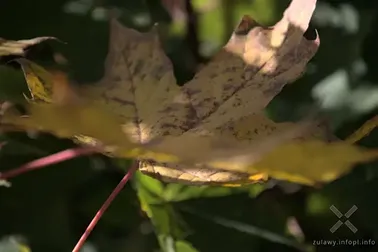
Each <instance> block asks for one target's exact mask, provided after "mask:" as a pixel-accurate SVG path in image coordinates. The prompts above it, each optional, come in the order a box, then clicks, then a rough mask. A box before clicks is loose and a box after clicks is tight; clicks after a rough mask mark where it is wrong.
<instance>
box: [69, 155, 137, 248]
mask: <svg viewBox="0 0 378 252" xmlns="http://www.w3.org/2000/svg"><path fill="white" fill-rule="evenodd" d="M137 168H138V161H134V163H133V164H132V165H131V167H130V169H129V170H128V171H127V173H126V175H125V176H124V177H123V178H122V180H121V181H120V182H119V183H118V185H117V186H116V188H114V190H113V192H112V193H111V194H110V195H109V197H108V198H107V199H106V201H105V202H104V204H102V206H101V208H100V210H98V211H97V213H96V215H95V216H94V217H93V219H92V221H91V222H90V223H89V225H88V227H87V229H86V230H85V232H84V233H83V235H82V236H81V237H80V240H79V241H78V242H77V243H76V245H75V247H74V249H73V250H72V252H79V251H80V249H82V247H83V245H84V243H85V241H86V240H87V239H88V236H89V235H90V234H91V232H92V231H93V229H94V228H95V226H96V225H97V223H98V221H99V220H100V219H101V217H102V215H103V214H104V213H105V211H106V209H108V207H109V206H110V204H111V203H112V201H113V200H114V199H115V197H116V196H117V195H118V194H119V193H120V191H121V190H122V189H123V187H124V186H125V185H126V183H127V181H129V180H130V178H131V177H132V176H133V174H134V172H135V171H136V170H137Z"/></svg>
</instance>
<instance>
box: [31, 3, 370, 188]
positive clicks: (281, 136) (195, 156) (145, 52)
mask: <svg viewBox="0 0 378 252" xmlns="http://www.w3.org/2000/svg"><path fill="white" fill-rule="evenodd" d="M315 4H316V1H315V0H293V1H292V2H291V4H290V6H289V8H288V9H287V10H286V11H285V13H284V16H283V18H282V20H281V21H280V22H278V23H277V24H276V25H275V26H273V27H270V28H263V27H261V26H259V25H258V24H257V23H256V22H254V21H253V20H252V19H251V18H249V17H248V16H245V17H244V18H243V20H242V22H241V23H240V24H239V25H238V27H237V28H236V30H235V32H234V34H233V35H232V37H231V39H230V41H229V42H228V43H227V45H226V46H225V47H224V48H223V49H222V50H221V51H220V52H219V53H218V54H217V55H216V56H215V57H214V58H213V60H212V61H211V62H210V63H209V64H208V65H207V66H205V67H203V68H202V69H201V70H200V71H199V72H198V73H197V74H196V75H195V77H194V78H193V80H191V81H189V82H188V83H186V84H185V85H184V86H183V87H182V88H180V87H178V86H177V85H176V81H175V77H174V75H173V69H172V66H171V63H170V61H169V60H168V58H167V57H166V55H165V54H164V53H163V50H162V49H161V46H160V43H159V39H158V36H157V32H156V28H154V29H152V31H150V32H148V33H140V32H137V31H135V30H133V29H129V28H126V27H123V26H122V25H121V24H120V23H118V22H116V21H112V23H111V39H110V43H109V44H110V47H109V54H108V57H107V61H106V64H105V66H106V71H105V76H104V78H103V79H102V80H101V81H100V82H99V83H96V84H93V85H87V86H85V87H78V93H79V97H82V98H85V99H86V100H89V101H91V102H94V103H96V104H95V105H94V107H96V106H99V107H105V108H106V109H107V110H108V111H112V112H113V113H114V114H116V115H117V116H119V119H120V120H122V128H123V132H124V133H126V135H127V136H129V137H130V138H131V139H132V141H133V142H134V143H135V144H136V145H133V146H137V150H134V149H133V150H130V151H129V150H127V148H126V149H122V148H121V149H118V150H115V152H114V153H115V154H116V155H118V156H123V157H137V158H138V159H140V160H142V161H141V167H140V169H141V171H142V172H145V173H147V174H149V175H154V176H155V177H159V178H160V179H163V180H168V181H170V182H172V181H179V182H183V181H184V182H187V183H194V184H224V183H231V184H234V183H246V182H254V181H257V180H260V179H266V177H267V175H269V176H274V177H276V178H279V179H287V180H290V181H295V182H300V183H305V184H314V183H316V182H319V181H330V180H332V179H335V178H336V177H337V176H340V175H341V174H344V173H345V172H346V171H348V169H349V168H350V167H351V166H352V165H353V164H355V163H358V162H363V161H368V160H371V159H373V158H376V157H377V153H376V151H367V150H363V149H359V148H358V147H356V146H352V145H349V144H347V143H341V142H337V143H335V144H328V143H327V141H326V139H325V138H326V137H327V136H326V135H325V134H324V133H325V131H324V127H316V126H318V125H319V124H321V123H320V122H319V121H316V120H314V119H312V120H307V121H304V122H301V123H295V124H294V123H280V124H277V123H274V122H272V121H271V120H269V119H268V118H267V117H266V116H265V115H264V114H263V109H264V108H265V106H266V105H267V104H268V103H269V102H270V101H271V100H272V99H273V98H274V96H275V95H277V94H278V93H279V92H280V91H281V89H282V88H283V86H284V85H285V84H287V83H290V82H292V81H293V80H295V79H296V78H298V77H299V76H300V74H301V73H302V72H303V70H304V67H305V66H306V64H307V62H308V61H309V60H310V59H311V57H312V56H313V55H314V54H315V52H316V50H317V48H318V45H319V39H318V37H317V36H315V37H313V38H309V39H308V38H307V37H308V36H307V35H308V34H307V35H306V36H304V31H306V30H307V28H308V23H309V21H310V18H311V16H312V12H313V10H314V8H315ZM24 70H25V68H24ZM31 90H32V88H31ZM37 98H38V97H37ZM63 103H64V99H63ZM31 108H32V109H33V108H36V107H35V106H31ZM66 109H67V108H66ZM54 111H56V112H59V111H58V110H56V109H48V110H45V112H46V113H45V114H47V113H50V114H51V113H54ZM39 112H41V111H38V110H35V113H34V114H39V115H42V114H43V113H42V114H41V113H39ZM63 112H64V113H66V112H68V111H67V110H65V111H63ZM63 112H62V113H63ZM59 113H60V112H59ZM94 114H95V113H94ZM66 115H67V118H71V117H70V116H69V114H66ZM32 117H33V114H32ZM82 117H83V118H85V115H83V116H82ZM92 118H93V121H96V122H101V120H102V119H103V118H105V116H99V117H98V118H95V117H94V116H92ZM35 119H36V118H35V117H34V120H35ZM37 119H38V118H37ZM46 120H47V119H46ZM75 120H76V119H75ZM37 121H38V120H37ZM110 121H111V122H113V121H112V120H110ZM114 121H116V120H114ZM38 122H39V123H42V124H44V126H46V128H47V129H50V130H51V131H52V132H54V131H57V130H59V129H60V128H59V127H60V125H59V124H56V122H54V123H51V124H49V123H44V122H43V119H42V118H41V117H40V120H39V121H38ZM85 123H86V122H83V125H85ZM311 124H313V125H311ZM66 128H69V133H70V134H71V135H73V133H76V134H78V133H80V132H83V133H86V132H87V131H88V130H91V131H89V133H92V135H91V134H88V135H89V136H92V137H95V138H97V140H100V141H103V142H104V143H105V144H106V141H105V140H109V139H108V137H107V136H105V135H102V136H101V137H98V136H94V135H95V134H97V135H101V134H102V133H101V132H98V130H94V129H93V125H92V126H90V125H89V126H85V127H84V128H81V129H80V130H79V131H80V132H77V131H75V130H77V129H75V127H74V125H71V124H70V125H67V127H66ZM114 128H117V127H116V126H115V127H114ZM93 130H94V131H93ZM103 130H104V131H109V130H110V131H111V130H112V127H105V128H104V129H103ZM117 135H118V134H111V136H112V139H114V140H116V138H117V137H116V136H117ZM198 136H202V138H199V137H198ZM162 137H163V138H162ZM230 137H231V139H229V138H230ZM317 139H321V140H317ZM236 140H238V144H235V141H236ZM304 140H305V141H304ZM114 142H115V141H114ZM127 144H129V142H128V141H127ZM128 146H129V145H128ZM138 146H140V147H141V149H138V148H139V147H138ZM135 151H136V152H135ZM338 152H342V153H348V159H342V158H341V156H340V155H337V153H338ZM165 154H169V155H170V156H169V155H168V156H169V157H168V158H167V157H162V155H163V156H164V155H165ZM172 157H173V158H172ZM150 159H152V160H157V161H160V162H169V163H157V162H154V161H150ZM286 159H287V161H286ZM163 160H166V161H163ZM313 161H314V162H313ZM315 161H316V162H315ZM177 162H179V163H180V164H177ZM193 162H194V163H195V164H193ZM327 162H328V163H329V165H331V166H332V167H330V166H329V165H327V166H326V165H324V164H325V163H327ZM314 165H322V168H321V169H320V170H319V169H318V167H316V166H314ZM304 166H306V169H304ZM222 169H223V170H224V171H222ZM317 169H318V170H317Z"/></svg>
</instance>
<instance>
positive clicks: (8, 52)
mask: <svg viewBox="0 0 378 252" xmlns="http://www.w3.org/2000/svg"><path fill="white" fill-rule="evenodd" d="M48 40H57V39H56V38H54V37H38V38H33V39H25V40H6V39H3V38H0V57H4V56H25V53H26V51H27V49H29V48H30V47H32V46H35V45H37V44H40V43H42V42H44V41H48Z"/></svg>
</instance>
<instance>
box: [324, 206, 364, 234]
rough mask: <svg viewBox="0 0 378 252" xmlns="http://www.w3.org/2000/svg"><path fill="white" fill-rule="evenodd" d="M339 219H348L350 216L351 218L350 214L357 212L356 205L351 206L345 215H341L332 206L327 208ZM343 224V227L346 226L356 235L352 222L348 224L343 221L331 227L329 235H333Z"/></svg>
mask: <svg viewBox="0 0 378 252" xmlns="http://www.w3.org/2000/svg"><path fill="white" fill-rule="evenodd" d="M329 209H330V210H331V211H332V212H333V213H334V214H335V215H336V216H337V217H338V218H339V219H340V218H341V217H343V216H345V217H346V218H349V217H350V216H352V214H353V213H354V212H356V211H357V209H358V208H357V207H356V205H353V206H352V207H351V208H350V209H349V211H348V212H346V213H345V214H342V213H341V212H340V211H339V209H337V208H336V207H335V206H334V205H332V206H331V207H330V208H329ZM343 224H345V226H347V227H348V228H349V229H350V230H351V231H352V232H353V233H356V232H357V231H358V229H357V228H356V227H355V226H354V225H353V224H352V222H350V221H349V220H347V221H345V222H342V221H341V220H338V221H337V222H336V223H335V225H333V226H332V227H331V228H330V231H331V233H334V232H336V230H337V229H339V228H340V227H341V226H342V225H343Z"/></svg>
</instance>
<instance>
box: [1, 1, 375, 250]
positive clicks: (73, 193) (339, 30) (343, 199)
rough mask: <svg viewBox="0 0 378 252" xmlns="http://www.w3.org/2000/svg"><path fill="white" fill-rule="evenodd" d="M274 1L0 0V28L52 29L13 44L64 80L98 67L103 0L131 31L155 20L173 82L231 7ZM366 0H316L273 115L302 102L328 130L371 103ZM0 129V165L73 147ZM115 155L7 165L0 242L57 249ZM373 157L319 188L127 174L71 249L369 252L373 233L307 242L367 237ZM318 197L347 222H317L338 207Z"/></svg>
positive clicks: (288, 116) (301, 109)
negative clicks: (311, 51)
mask: <svg viewBox="0 0 378 252" xmlns="http://www.w3.org/2000/svg"><path fill="white" fill-rule="evenodd" d="M174 2H176V3H178V2H182V4H181V5H180V4H176V5H172V4H173V3H174ZM288 2H289V1H288V0H192V1H178V0H177V1H160V0H145V1H132V0H77V1H69V0H55V1H47V0H34V1H27V0H19V1H11V0H2V1H1V2H0V31H1V33H0V36H1V37H3V38H6V39H13V40H17V39H26V38H32V37H37V36H55V37H57V38H59V39H60V40H62V41H64V42H65V43H64V44H61V43H56V42H52V43H47V45H45V44H44V45H43V46H40V47H39V46H38V47H36V48H33V50H30V52H28V54H27V57H28V58H30V59H32V60H35V61H37V62H38V63H40V64H42V65H44V66H46V67H47V68H50V69H51V68H53V69H60V70H63V71H65V72H67V73H68V74H69V75H70V76H71V77H72V78H73V79H74V80H76V81H77V82H78V83H87V82H92V81H95V80H98V79H99V78H100V77H101V76H102V74H103V63H104V58H105V56H106V52H107V43H108V35H109V34H108V33H109V29H108V24H107V20H108V18H109V13H110V12H109V10H112V12H111V13H112V15H117V16H118V17H119V18H120V20H122V22H123V23H125V24H127V25H128V26H130V27H134V28H136V29H139V30H146V29H148V28H149V27H150V26H151V25H153V24H154V23H155V22H158V23H159V24H160V26H159V27H160V31H161V38H162V41H163V42H164V47H165V50H166V53H167V54H168V55H169V57H170V58H171V60H172V62H173V64H174V67H175V74H176V78H177V79H178V81H179V83H184V82H185V81H186V80H188V79H190V78H191V77H192V76H193V74H194V73H195V71H196V69H197V68H198V66H200V65H201V64H203V63H206V62H207V60H208V59H209V57H211V55H212V54H214V53H215V52H216V51H217V50H218V49H219V48H220V47H221V46H222V45H224V44H225V43H226V42H227V40H228V38H229V36H230V34H231V32H232V29H233V28H234V27H235V25H236V24H237V22H238V20H239V19H240V18H241V16H242V15H243V14H250V15H252V16H253V17H254V18H255V19H256V20H258V21H259V22H260V23H261V24H263V25H271V24H273V23H274V22H276V21H277V20H279V18H280V16H281V14H282V12H283V10H284V9H285V7H286V6H287V4H288ZM162 3H165V5H164V4H162ZM167 5H169V6H171V7H172V8H168V9H167V8H166V7H167ZM180 6H186V9H187V11H186V16H187V18H186V19H185V18H182V16H180V15H179V14H177V13H180ZM377 7H378V5H377V3H375V2H374V1H367V0H328V1H319V3H318V7H317V10H316V13H315V15H314V18H313V22H312V25H313V26H314V27H316V28H317V30H318V32H319V34H320V38H321V47H320V50H319V52H318V54H317V55H316V56H315V58H314V59H313V60H312V61H311V63H310V64H309V66H308V70H307V72H306V73H305V75H304V76H303V78H301V79H299V80H298V81H296V82H295V83H293V84H291V85H289V86H288V87H286V88H285V89H284V90H283V92H282V93H281V94H280V95H279V96H278V97H277V98H276V99H274V100H273V102H272V103H271V104H270V106H269V108H268V110H267V113H269V115H271V117H272V118H273V119H275V120H277V121H287V120H296V119H297V118H299V117H300V116H302V115H304V114H305V113H306V112H307V111H308V109H309V108H313V107H314V106H316V107H318V108H321V109H322V111H323V112H324V113H326V114H327V115H329V116H330V118H331V119H332V128H333V130H334V131H335V133H336V134H337V135H338V136H340V137H341V138H343V137H345V136H347V135H348V134H350V133H351V132H353V130H355V129H356V128H358V126H359V125H361V124H362V123H363V122H364V121H365V120H366V119H368V118H370V117H371V116H372V115H374V114H376V112H377V110H376V105H377V103H378V90H377V88H378V86H377V83H378V71H377V67H378V64H376V55H377V52H378V47H377V42H378V29H377V28H376V27H378V14H377V10H378V8H377ZM169 10H170V11H169ZM184 14H185V12H184ZM184 16H185V15H184ZM5 63H7V62H5ZM26 91H27V88H26V84H25V81H24V78H23V75H22V72H21V71H20V69H19V68H18V67H17V66H16V65H13V64H5V65H2V66H0V100H11V101H15V102H20V101H22V100H23V96H22V93H26ZM0 137H1V140H0V141H1V142H6V143H7V144H6V145H4V146H3V147H2V148H1V150H0V169H1V171H5V170H8V169H12V168H15V167H18V166H20V165H22V164H24V163H26V162H28V161H31V160H34V159H36V158H39V157H43V156H46V155H48V154H52V153H55V152H57V151H59V150H64V149H66V148H69V147H72V146H74V144H73V143H72V142H71V141H68V140H62V139H57V138H55V137H53V136H50V135H45V134H42V135H38V136H28V135H26V134H22V133H12V134H2V135H1V136H0ZM377 140H378V132H376V131H374V132H373V133H372V134H371V135H370V136H369V137H367V138H366V139H364V140H363V141H361V143H360V144H362V145H364V146H368V147H378V142H377ZM129 164H130V162H129V161H127V160H111V159H109V158H107V157H104V156H101V155H94V156H90V157H82V158H77V159H75V160H71V161H66V162H63V163H60V164H57V165H53V166H51V167H49V168H46V169H41V170H38V171H34V172H30V173H28V174H25V175H22V176H19V177H16V178H14V179H12V180H11V181H10V182H11V187H10V188H8V187H0V238H1V240H0V251H1V252H12V251H15V252H16V251H17V252H21V251H22V252H28V251H30V250H29V249H31V251H33V252H34V251H36V252H47V251H48V252H51V251H54V252H60V251H62V252H66V251H71V250H72V248H73V246H74V244H75V243H76V241H77V240H78V238H79V237H80V235H81V233H82V232H83V231H84V230H85V228H86V225H87V224H88V223H89V222H90V220H91V218H92V217H93V216H94V214H95V213H96V211H97V210H98V208H99V207H100V205H101V204H102V202H103V201H104V200H105V199H106V197H107V196H108V194H110V192H111V191H112V189H113V188H114V187H115V186H116V185H117V183H118V182H119V180H120V179H121V178H122V176H123V174H124V172H125V171H126V170H127V168H128V166H129ZM304 169H305V167H304ZM375 169H377V163H372V164H368V165H363V166H362V165H361V166H358V167H356V168H355V169H354V171H353V172H351V173H350V174H348V175H347V176H344V177H342V178H340V179H339V180H337V181H335V182H333V183H331V184H329V185H327V186H325V187H324V188H321V189H316V188H306V187H305V188H300V189H299V190H295V191H294V192H291V193H289V192H288V188H289V187H288V185H286V186H284V185H281V186H277V185H274V184H265V185H262V184H256V185H252V186H245V187H240V188H225V187H208V186H201V187H191V186H184V185H178V184H165V183H162V182H159V181H157V180H154V179H152V178H150V177H147V176H145V175H142V174H140V173H137V174H136V175H135V177H134V178H133V181H132V183H131V184H128V185H127V186H126V188H125V189H124V190H123V191H122V192H121V194H120V195H118V197H117V198H116V200H115V201H114V203H113V204H112V205H111V207H110V208H109V210H108V211H107V212H106V213H105V215H104V217H103V218H102V220H101V221H100V223H99V224H98V226H97V227H96V228H95V230H94V232H93V234H92V235H91V236H90V239H89V241H88V243H87V244H86V247H85V248H84V249H83V251H85V252H90V251H98V252H101V251H106V252H121V251H122V252H123V251H128V252H143V251H164V252H173V251H176V252H195V251H201V252H202V251H205V252H206V251H217V252H223V251H233V250H234V251H238V252H244V251H245V252H247V251H248V252H249V251H378V245H376V246H351V245H349V246H335V247H332V246H318V247H313V246H312V244H313V242H314V241H315V240H317V241H319V240H332V239H333V240H335V239H350V240H356V239H366V240H369V239H370V242H371V241H375V242H378V217H377V215H376V214H375V213H376V212H377V210H378V203H377V201H375V199H376V198H375V196H374V195H375V192H376V190H377V189H378V171H377V170H375ZM331 205H334V206H336V207H337V208H338V209H340V211H341V212H342V213H345V212H347V211H348V210H349V209H350V208H351V207H352V206H353V205H356V206H357V207H358V210H357V211H356V212H355V213H354V214H353V215H352V216H351V217H350V219H349V220H350V221H351V222H352V223H353V225H354V226H355V227H356V228H358V231H357V232H356V233H353V232H351V230H350V229H348V228H347V227H346V226H345V225H343V226H341V227H340V229H339V230H337V231H336V232H335V233H332V232H330V231H329V230H330V228H331V227H332V226H333V225H334V224H335V223H336V222H337V220H338V218H337V217H336V216H335V214H333V213H332V212H331V211H330V209H329V207H330V206H331ZM344 221H345V219H344Z"/></svg>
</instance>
